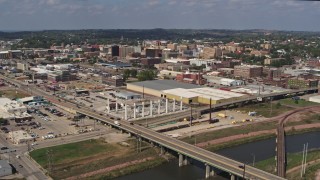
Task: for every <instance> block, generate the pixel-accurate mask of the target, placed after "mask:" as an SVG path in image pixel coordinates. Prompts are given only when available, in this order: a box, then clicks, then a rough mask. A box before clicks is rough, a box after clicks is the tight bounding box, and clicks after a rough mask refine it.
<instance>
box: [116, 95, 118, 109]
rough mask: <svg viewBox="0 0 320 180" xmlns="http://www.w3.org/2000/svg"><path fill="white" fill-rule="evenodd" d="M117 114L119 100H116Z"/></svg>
mask: <svg viewBox="0 0 320 180" xmlns="http://www.w3.org/2000/svg"><path fill="white" fill-rule="evenodd" d="M116 112H118V98H116Z"/></svg>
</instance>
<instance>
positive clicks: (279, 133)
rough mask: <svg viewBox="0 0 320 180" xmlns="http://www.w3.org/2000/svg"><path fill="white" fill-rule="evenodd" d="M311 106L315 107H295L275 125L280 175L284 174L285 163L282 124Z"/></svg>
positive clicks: (283, 175) (278, 172)
mask: <svg viewBox="0 0 320 180" xmlns="http://www.w3.org/2000/svg"><path fill="white" fill-rule="evenodd" d="M316 107H317V106H316ZM318 107H319V106H318ZM313 108H315V106H311V107H305V108H300V109H296V110H294V111H291V112H290V113H288V114H286V115H285V116H283V117H282V118H281V119H280V121H279V124H278V127H277V175H278V176H280V177H285V176H286V164H287V162H286V141H285V130H284V125H285V123H286V121H287V120H288V118H289V117H290V116H291V115H293V114H296V113H298V112H301V111H305V110H308V109H313Z"/></svg>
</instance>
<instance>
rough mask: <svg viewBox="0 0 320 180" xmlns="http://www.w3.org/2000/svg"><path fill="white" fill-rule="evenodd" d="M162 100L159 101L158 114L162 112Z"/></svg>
mask: <svg viewBox="0 0 320 180" xmlns="http://www.w3.org/2000/svg"><path fill="white" fill-rule="evenodd" d="M160 110H161V101H160V100H159V101H158V114H160V113H161V111H160Z"/></svg>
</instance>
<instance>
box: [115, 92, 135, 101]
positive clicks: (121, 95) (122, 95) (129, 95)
mask: <svg viewBox="0 0 320 180" xmlns="http://www.w3.org/2000/svg"><path fill="white" fill-rule="evenodd" d="M114 95H115V97H117V98H119V99H126V100H128V99H140V98H141V95H140V94H136V93H132V92H128V91H126V92H118V93H115V94H114Z"/></svg>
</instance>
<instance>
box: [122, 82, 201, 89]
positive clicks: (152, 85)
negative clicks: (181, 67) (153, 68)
mask: <svg viewBox="0 0 320 180" xmlns="http://www.w3.org/2000/svg"><path fill="white" fill-rule="evenodd" d="M128 84H132V85H136V86H141V87H142V86H144V87H145V88H149V89H155V90H159V91H161V90H168V89H176V88H183V89H193V88H199V87H201V86H199V85H194V84H188V83H182V82H178V81H174V80H152V81H141V82H135V83H128Z"/></svg>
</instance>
